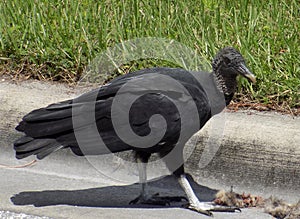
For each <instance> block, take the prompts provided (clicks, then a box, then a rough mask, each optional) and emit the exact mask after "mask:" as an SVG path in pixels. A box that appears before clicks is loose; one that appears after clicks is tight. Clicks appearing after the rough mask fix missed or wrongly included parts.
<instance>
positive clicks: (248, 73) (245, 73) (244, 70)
mask: <svg viewBox="0 0 300 219" xmlns="http://www.w3.org/2000/svg"><path fill="white" fill-rule="evenodd" d="M237 71H238V73H239V74H240V75H242V76H243V77H245V78H247V79H249V80H250V81H251V82H252V83H253V84H255V83H256V77H255V75H254V74H253V73H252V72H251V71H250V70H249V69H248V68H247V67H246V66H245V65H244V64H240V66H239V67H238V68H237Z"/></svg>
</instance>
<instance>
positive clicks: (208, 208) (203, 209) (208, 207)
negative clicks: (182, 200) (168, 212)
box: [183, 203, 242, 216]
mask: <svg viewBox="0 0 300 219" xmlns="http://www.w3.org/2000/svg"><path fill="white" fill-rule="evenodd" d="M183 207H184V208H187V209H190V210H193V211H196V212H198V213H201V214H205V215H208V216H213V214H212V212H236V211H239V212H242V211H241V209H240V208H237V207H227V206H220V205H214V204H208V203H197V204H190V203H188V204H186V205H184V206H183Z"/></svg>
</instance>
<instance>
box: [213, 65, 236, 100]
mask: <svg viewBox="0 0 300 219" xmlns="http://www.w3.org/2000/svg"><path fill="white" fill-rule="evenodd" d="M213 76H214V80H215V83H216V86H217V88H218V90H219V91H220V92H222V93H223V94H224V97H225V102H226V106H227V105H228V104H229V103H230V101H231V100H232V98H233V95H234V93H235V91H236V87H237V81H236V75H233V74H222V73H220V72H218V71H217V72H213Z"/></svg>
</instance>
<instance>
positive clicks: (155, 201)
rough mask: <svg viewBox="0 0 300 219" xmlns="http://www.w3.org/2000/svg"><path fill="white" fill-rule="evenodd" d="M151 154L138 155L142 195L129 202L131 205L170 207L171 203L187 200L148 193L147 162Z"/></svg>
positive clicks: (180, 197)
mask: <svg viewBox="0 0 300 219" xmlns="http://www.w3.org/2000/svg"><path fill="white" fill-rule="evenodd" d="M149 157H150V154H149V155H148V154H147V155H145V154H144V153H143V154H141V153H138V152H137V153H136V160H137V164H138V170H139V183H140V185H141V194H140V195H139V196H138V197H137V198H135V199H133V200H132V201H130V202H129V204H149V205H163V206H164V205H170V203H171V202H180V201H182V200H186V201H187V199H186V198H185V197H183V196H175V197H172V196H159V193H156V194H154V195H149V194H148V192H147V172H146V168H147V162H148V160H149Z"/></svg>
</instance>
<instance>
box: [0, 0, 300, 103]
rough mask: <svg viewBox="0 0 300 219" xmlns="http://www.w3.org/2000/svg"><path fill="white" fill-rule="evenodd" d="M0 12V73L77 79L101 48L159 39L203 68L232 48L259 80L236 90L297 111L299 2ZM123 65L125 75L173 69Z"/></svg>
mask: <svg viewBox="0 0 300 219" xmlns="http://www.w3.org/2000/svg"><path fill="white" fill-rule="evenodd" d="M0 14H1V16H0V68H1V71H2V72H8V71H9V72H10V73H15V74H19V75H22V74H24V75H28V76H30V77H32V78H51V79H53V80H67V81H72V80H77V79H78V78H80V76H81V74H82V72H83V69H84V68H85V66H87V64H88V63H89V62H90V61H91V60H93V58H95V57H96V56H97V55H98V54H99V53H101V52H102V51H104V50H105V49H106V48H107V47H110V46H114V45H116V44H117V43H120V42H121V41H123V40H130V39H135V38H142V37H161V38H167V39H174V40H176V41H178V42H180V43H182V44H184V45H186V46H188V47H189V48H191V49H192V50H194V51H195V52H196V54H197V55H198V56H201V57H203V61H204V62H205V63H209V62H210V60H211V58H212V57H213V56H214V54H215V53H216V52H217V50H218V49H219V48H222V47H224V46H228V45H230V46H234V47H236V48H237V49H239V50H240V51H241V53H242V54H243V55H244V56H245V58H246V60H247V63H248V66H249V68H250V69H251V70H252V71H253V72H254V73H255V74H256V75H257V77H258V83H257V84H256V85H250V84H249V83H248V82H247V81H245V80H240V84H241V85H242V86H240V89H241V90H240V91H242V92H243V93H246V94H249V96H253V98H254V99H255V101H256V102H260V103H266V104H267V103H274V102H276V104H279V105H280V104H286V105H288V106H289V107H299V106H300V103H299V102H300V100H299V96H300V65H299V63H300V55H299V54H300V40H299V39H300V34H299V33H300V32H299V30H300V4H299V1H298V0H271V1H259V0H245V1H235V0H233V1H228V0H225V1H224V0H217V1H214V0H203V1H199V0H194V1H192V0H189V1H179V0H173V1H168V0H166V1H158V0H157V1H137V0H128V1H124V0H123V1H117V0H103V1H99V0H74V1H71V0H65V1H61V0H59V1H58V0H54V1H46V0H40V1H37V0H15V1H9V0H2V1H1V2H0ZM124 64H125V65H123V66H122V67H123V68H124V66H128V68H127V69H130V70H135V69H138V68H143V67H149V66H155V65H172V63H170V62H164V61H161V60H155V59H154V60H150V61H147V60H146V61H145V60H137V61H135V62H130V63H129V64H128V65H127V63H124ZM177 64H178V63H177ZM177 64H174V65H176V66H177ZM183 67H184V66H183Z"/></svg>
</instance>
